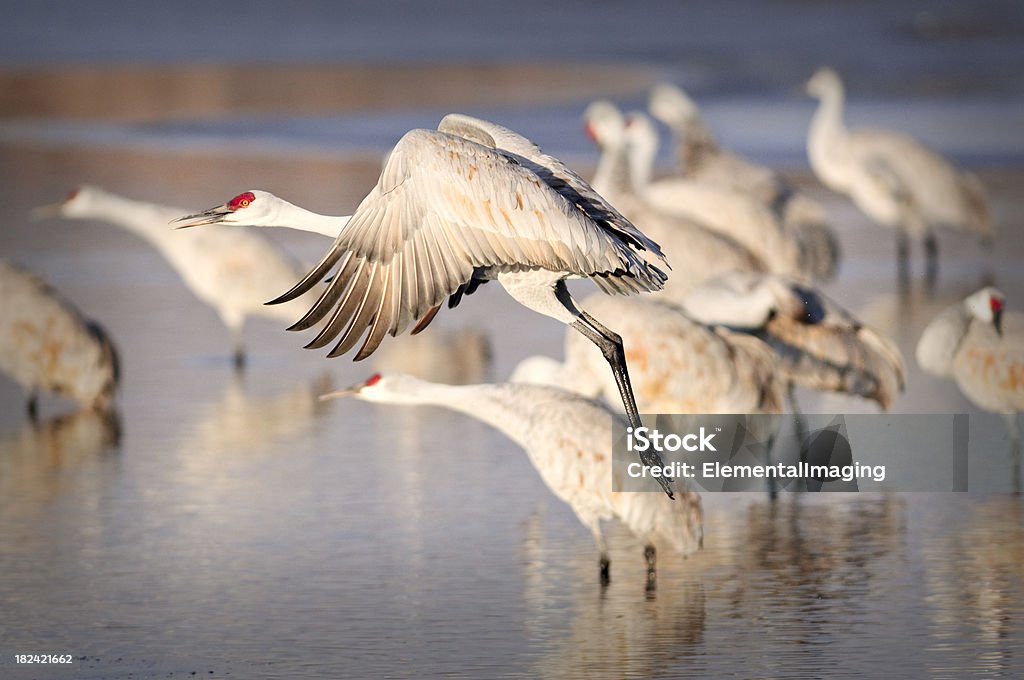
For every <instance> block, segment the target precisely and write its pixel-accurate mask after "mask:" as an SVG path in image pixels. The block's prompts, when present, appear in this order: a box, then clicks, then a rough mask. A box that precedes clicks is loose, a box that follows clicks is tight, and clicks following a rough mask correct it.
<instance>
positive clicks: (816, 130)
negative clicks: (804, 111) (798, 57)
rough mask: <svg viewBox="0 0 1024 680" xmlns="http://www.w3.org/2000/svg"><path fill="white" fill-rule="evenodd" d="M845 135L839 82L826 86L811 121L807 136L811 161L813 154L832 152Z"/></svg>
mask: <svg viewBox="0 0 1024 680" xmlns="http://www.w3.org/2000/svg"><path fill="white" fill-rule="evenodd" d="M845 136H846V127H845V126H844V125H843V86H842V85H841V84H839V83H836V84H834V86H833V87H830V88H828V89H827V90H826V91H825V92H824V93H823V94H822V96H821V102H820V103H819V104H818V110H817V111H816V112H815V113H814V119H813V120H812V121H811V129H810V134H809V136H808V138H807V144H808V149H809V151H810V154H811V160H812V162H813V161H814V159H815V156H820V155H823V154H824V155H827V154H829V153H830V152H831V153H834V152H835V151H836V150H837V148H838V147H839V146H840V145H841V144H842V142H843V140H844V139H845Z"/></svg>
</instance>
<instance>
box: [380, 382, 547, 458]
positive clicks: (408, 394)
mask: <svg viewBox="0 0 1024 680" xmlns="http://www.w3.org/2000/svg"><path fill="white" fill-rule="evenodd" d="M394 379H398V380H401V385H400V386H399V387H398V388H397V389H395V390H394V391H391V392H388V393H387V394H386V395H383V396H380V397H375V398H373V399H370V400H371V401H379V402H385V403H390V404H408V405H429V406H442V407H444V408H448V409H451V410H453V411H461V412H462V413H465V414H467V415H470V416H472V417H474V418H476V419H477V420H481V421H483V422H485V423H487V424H488V425H490V426H492V427H494V428H495V429H497V430H500V431H501V432H503V433H504V434H505V435H507V436H508V437H509V438H511V439H513V440H515V441H516V442H518V443H519V444H520V445H524V446H525V444H526V438H527V435H528V431H529V427H530V426H529V414H528V413H527V412H528V410H529V400H528V399H523V398H522V395H517V394H516V392H518V391H523V390H524V389H525V390H529V389H530V386H526V385H510V384H501V385H444V384H441V383H432V382H428V381H426V380H419V379H418V378H413V377H411V376H398V377H397V378H394ZM541 389H542V388H541ZM517 396H518V397H519V398H517Z"/></svg>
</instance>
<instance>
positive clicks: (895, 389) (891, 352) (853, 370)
mask: <svg viewBox="0 0 1024 680" xmlns="http://www.w3.org/2000/svg"><path fill="white" fill-rule="evenodd" d="M683 309H684V310H686V312H687V314H689V315H690V316H691V317H692V318H694V319H697V320H699V321H702V322H704V323H707V324H720V325H723V326H726V327H727V328H731V329H734V330H736V331H741V332H746V333H749V334H751V335H753V336H754V337H757V338H760V339H761V340H763V341H764V342H766V343H767V344H768V345H769V346H770V347H771V348H772V349H773V350H774V351H775V354H776V356H777V357H778V360H779V362H780V368H781V370H782V372H783V373H784V374H785V375H787V376H788V377H789V379H790V381H791V382H792V383H796V384H799V385H803V386H804V387H809V388H811V389H816V390H826V391H831V392H844V393H847V394H851V395H856V396H860V397H864V398H865V399H872V400H874V401H876V402H877V403H878V404H879V406H881V407H882V408H883V409H888V408H889V406H891V404H892V401H893V399H895V397H896V395H897V394H898V393H899V392H900V391H902V389H903V384H904V380H905V376H906V369H905V366H904V364H903V357H902V356H901V355H900V351H899V349H898V348H897V347H896V345H895V344H894V343H893V342H892V341H890V340H889V339H887V338H885V337H884V336H882V335H880V334H879V333H876V332H875V331H874V330H872V329H870V328H867V327H866V326H864V325H862V324H861V323H860V322H859V321H858V320H857V319H856V318H854V316H853V315H852V314H850V313H849V312H847V311H846V310H845V309H843V308H842V307H840V306H839V305H837V304H836V303H835V302H833V301H832V300H829V299H828V298H826V297H825V296H824V295H823V294H821V293H820V292H818V291H817V290H815V289H814V288H812V287H810V286H807V285H804V284H801V283H797V282H796V281H793V280H791V279H787V278H785V277H782V276H778V275H771V274H767V275H756V274H745V273H740V272H736V273H732V274H725V275H723V276H720V277H719V278H717V279H715V280H713V281H709V282H707V283H706V284H704V285H703V286H701V287H700V288H698V289H697V290H695V291H694V292H693V293H692V294H691V295H690V296H688V297H687V299H686V301H685V302H684V303H683ZM791 396H792V394H791ZM793 406H794V410H795V408H796V407H795V403H794V404H793Z"/></svg>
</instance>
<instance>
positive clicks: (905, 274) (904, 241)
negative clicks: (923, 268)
mask: <svg viewBox="0 0 1024 680" xmlns="http://www.w3.org/2000/svg"><path fill="white" fill-rule="evenodd" d="M896 272H897V276H898V277H899V285H900V291H901V292H904V293H906V292H909V291H910V237H909V236H907V232H906V231H904V230H903V229H901V228H899V227H897V228H896Z"/></svg>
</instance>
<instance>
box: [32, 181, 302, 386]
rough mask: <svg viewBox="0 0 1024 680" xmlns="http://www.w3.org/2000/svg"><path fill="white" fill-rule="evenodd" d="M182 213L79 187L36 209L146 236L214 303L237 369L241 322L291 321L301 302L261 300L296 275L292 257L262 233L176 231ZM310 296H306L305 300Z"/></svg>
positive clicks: (42, 213) (195, 289) (242, 361)
mask: <svg viewBox="0 0 1024 680" xmlns="http://www.w3.org/2000/svg"><path fill="white" fill-rule="evenodd" d="M183 212H185V211H184V210H183V209H182V208H174V207H170V206H164V205H157V204H155V203H146V202H143V201H136V200H132V199H130V198H126V197H124V196H118V195H117V194H113V193H111V192H108V191H104V190H103V189H100V188H98V187H93V186H83V187H79V188H78V189H76V190H74V191H72V192H71V193H70V194H69V195H68V197H67V198H66V199H65V200H64V201H63V202H62V203H60V204H57V205H54V206H47V207H44V208H40V209H37V212H36V216H37V217H45V216H49V215H59V216H61V217H66V218H73V219H92V220H103V221H106V222H110V223H111V224H115V225H117V226H119V227H122V228H124V229H126V230H128V231H130V232H132V233H134V234H136V235H138V236H140V237H142V238H143V239H145V240H146V241H147V242H149V243H150V245H152V246H153V247H154V248H156V249H157V250H158V251H159V252H160V254H161V255H163V257H164V258H165V259H166V260H167V261H168V263H169V264H170V265H171V266H172V267H173V268H174V269H175V271H176V272H177V273H178V275H179V276H180V277H181V279H182V280H183V281H184V282H185V285H186V286H188V288H189V290H191V291H192V293H193V294H194V295H195V296H196V297H197V298H199V299H200V300H202V301H203V302H205V303H206V304H208V305H210V306H211V307H213V308H214V310H215V311H216V312H217V315H218V316H219V317H220V319H221V321H222V322H223V323H224V325H225V326H227V328H228V330H229V331H230V332H231V337H232V343H233V348H234V361H235V366H236V367H237V368H242V367H243V366H244V364H245V346H244V343H243V340H242V326H243V325H244V324H245V320H246V318H247V317H250V316H264V317H270V318H272V319H278V320H282V321H285V320H294V315H295V314H298V313H300V312H298V311H297V310H298V309H299V307H300V306H301V303H296V304H295V305H289V306H288V307H287V308H274V307H267V306H265V305H264V304H263V303H264V302H266V300H268V299H269V298H271V297H274V296H275V295H277V294H279V293H280V292H281V291H282V290H286V289H287V288H288V287H289V286H290V285H291V284H292V283H294V281H295V279H296V278H297V277H298V276H300V275H301V271H302V270H301V268H300V266H299V265H298V263H297V262H295V261H294V260H293V259H291V258H290V257H288V256H287V255H286V254H285V253H284V252H283V251H282V250H281V249H280V248H278V247H277V246H276V245H274V243H273V242H272V241H270V240H268V239H266V238H265V237H264V236H263V235H262V234H257V233H253V232H250V231H247V230H243V229H225V228H213V229H208V230H196V231H193V232H176V231H174V230H173V229H171V228H170V227H169V226H168V222H169V221H170V220H171V219H173V218H175V217H178V216H180V215H181V214H182V213H183ZM311 299H312V296H310V297H309V300H311Z"/></svg>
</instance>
